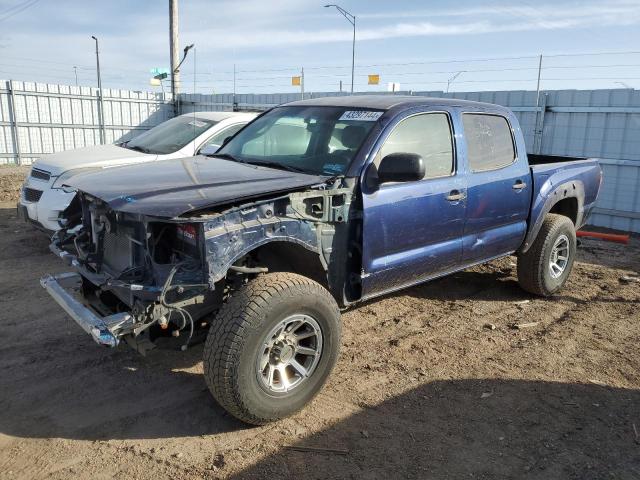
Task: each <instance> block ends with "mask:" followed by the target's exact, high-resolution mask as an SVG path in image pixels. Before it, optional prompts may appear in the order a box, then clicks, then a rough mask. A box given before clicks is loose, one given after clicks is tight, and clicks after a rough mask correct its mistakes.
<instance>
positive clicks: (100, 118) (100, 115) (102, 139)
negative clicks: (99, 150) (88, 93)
mask: <svg viewBox="0 0 640 480" xmlns="http://www.w3.org/2000/svg"><path fill="white" fill-rule="evenodd" d="M91 38H93V39H94V40H95V41H96V70H97V71H98V121H99V122H100V130H99V131H100V144H101V145H104V142H105V131H104V103H103V101H102V78H101V77H100V51H99V49H98V39H97V38H96V37H95V36H94V35H91Z"/></svg>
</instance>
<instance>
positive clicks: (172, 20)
mask: <svg viewBox="0 0 640 480" xmlns="http://www.w3.org/2000/svg"><path fill="white" fill-rule="evenodd" d="M179 51H180V44H179V42H178V0H169V53H170V61H171V97H172V99H173V108H174V111H175V114H176V115H177V114H178V108H177V102H178V94H179V93H180V72H179V71H178V62H179V61H180V53H179Z"/></svg>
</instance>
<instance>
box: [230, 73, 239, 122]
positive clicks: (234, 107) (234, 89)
mask: <svg viewBox="0 0 640 480" xmlns="http://www.w3.org/2000/svg"><path fill="white" fill-rule="evenodd" d="M231 110H233V111H234V112H237V111H238V104H237V103H236V64H235V63H234V64H233V105H232V107H231Z"/></svg>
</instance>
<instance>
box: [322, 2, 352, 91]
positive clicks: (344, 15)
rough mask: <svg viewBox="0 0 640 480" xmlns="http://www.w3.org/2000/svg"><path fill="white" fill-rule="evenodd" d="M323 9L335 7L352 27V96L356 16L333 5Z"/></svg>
mask: <svg viewBox="0 0 640 480" xmlns="http://www.w3.org/2000/svg"><path fill="white" fill-rule="evenodd" d="M324 7H325V8H330V7H335V8H336V10H338V11H339V12H340V13H341V14H342V16H343V17H344V18H346V19H347V21H348V22H349V23H350V24H351V25H353V44H352V48H351V95H353V74H354V71H355V62H356V16H355V15H352V14H351V13H349V12H347V11H346V10H345V9H344V8H342V7H340V6H339V5H335V4H333V3H331V4H329V5H325V6H324Z"/></svg>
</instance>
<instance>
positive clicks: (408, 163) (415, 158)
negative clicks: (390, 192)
mask: <svg viewBox="0 0 640 480" xmlns="http://www.w3.org/2000/svg"><path fill="white" fill-rule="evenodd" d="M424 173H425V167H424V161H423V160H422V157H421V156H420V155H418V154H416V153H391V154H389V155H387V156H386V157H384V158H383V159H382V162H380V166H379V167H378V181H379V182H380V183H387V182H415V181H417V180H422V179H423V178H424Z"/></svg>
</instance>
